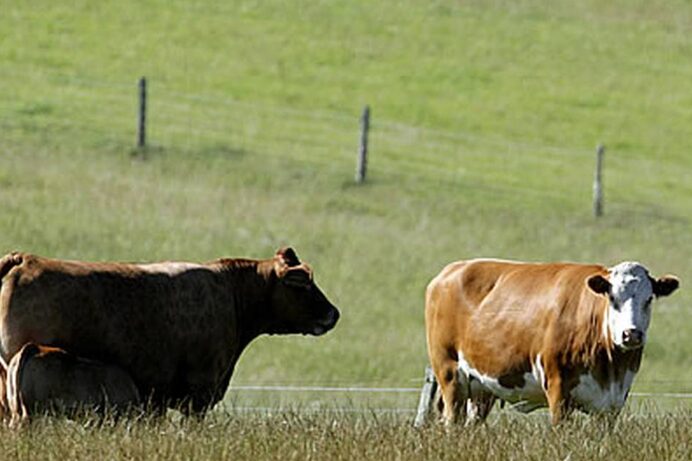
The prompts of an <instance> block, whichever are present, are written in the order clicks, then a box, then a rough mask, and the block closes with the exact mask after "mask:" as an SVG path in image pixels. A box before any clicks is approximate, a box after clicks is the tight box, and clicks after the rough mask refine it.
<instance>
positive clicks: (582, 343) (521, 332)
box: [425, 260, 678, 424]
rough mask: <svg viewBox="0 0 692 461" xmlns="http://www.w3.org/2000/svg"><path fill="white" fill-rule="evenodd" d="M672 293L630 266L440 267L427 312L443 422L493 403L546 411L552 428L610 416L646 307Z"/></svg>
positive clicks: (483, 263) (638, 347) (671, 283)
mask: <svg viewBox="0 0 692 461" xmlns="http://www.w3.org/2000/svg"><path fill="white" fill-rule="evenodd" d="M677 287H678V280H677V279H676V278H675V277H672V276H667V277H663V278H660V279H653V278H652V277H651V276H650V275H649V272H648V271H647V270H646V268H644V267H643V266H642V265H641V264H638V263H631V262H625V263H621V264H618V265H616V266H614V267H612V268H610V269H608V268H606V267H603V266H599V265H585V264H569V263H555V264H531V263H520V262H510V261H497V260H472V261H460V262H456V263H452V264H450V265H448V266H447V267H446V268H445V269H443V270H442V272H441V273H440V274H439V275H438V276H437V277H435V278H434V279H433V280H432V281H431V282H430V284H429V285H428V289H427V292H426V307H425V321H426V332H427V341H428V354H429V357H430V363H431V365H432V368H433V371H434V373H435V376H436V379H437V381H438V382H439V384H440V390H441V394H442V403H443V408H444V413H443V415H444V419H445V420H446V422H447V423H451V422H454V421H456V420H457V419H458V418H459V416H462V418H464V419H465V418H466V417H467V416H468V417H469V420H470V421H472V420H480V421H482V420H483V419H485V417H486V416H487V415H488V413H489V411H490V409H491V407H492V404H493V402H494V401H495V399H497V398H499V399H501V400H503V401H507V402H510V403H512V404H514V406H515V408H517V409H518V410H520V411H524V412H528V411H531V410H533V409H536V408H539V407H543V406H548V407H549V409H550V413H551V416H552V421H553V423H554V424H555V423H557V422H559V421H560V420H561V418H562V417H563V416H564V415H565V414H567V413H569V412H570V411H571V410H573V409H580V410H583V411H586V412H617V411H618V410H619V409H620V408H622V406H623V405H624V403H625V399H626V398H627V394H628V392H629V389H630V387H631V385H632V381H633V379H634V375H635V374H636V372H637V371H638V369H639V364H640V361H641V357H642V349H643V346H644V343H645V341H646V330H647V328H648V326H649V321H650V315H651V310H650V309H651V307H650V304H651V301H652V299H653V297H654V296H655V297H661V296H667V295H669V294H671V293H672V292H673V291H675V290H676V289H677Z"/></svg>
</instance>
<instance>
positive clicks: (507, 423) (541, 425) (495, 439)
mask: <svg viewBox="0 0 692 461" xmlns="http://www.w3.org/2000/svg"><path fill="white" fill-rule="evenodd" d="M689 421H690V413H689V412H686V413H685V412H675V413H667V414H657V415H652V416H648V417H645V418H643V417H634V416H628V417H623V418H620V419H619V420H618V421H617V422H616V423H615V424H614V425H610V424H608V422H607V421H601V420H598V419H594V418H586V417H582V418H576V419H575V420H572V421H570V422H569V423H568V424H565V425H564V426H561V427H560V428H559V429H558V430H553V429H551V428H550V427H549V426H548V423H547V421H545V420H543V421H541V420H537V419H535V418H525V417H524V418H522V417H516V416H512V415H505V416H503V417H501V418H495V419H494V420H493V421H492V422H491V423H489V424H487V425H484V426H478V427H474V428H467V429H461V428H455V429H453V430H449V431H446V430H444V429H443V428H441V427H439V426H438V427H430V428H426V429H423V430H417V429H414V428H412V427H411V426H410V425H408V424H406V422H402V421H401V419H400V418H397V417H392V416H379V417H375V416H366V417H363V416H353V415H350V414H335V415H332V416H327V415H312V416H308V415H302V414H299V413H296V412H290V411H289V412H282V413H279V414H270V415H254V416H248V415H238V414H233V413H216V414H214V415H211V416H209V417H207V418H206V419H205V420H204V421H198V420H182V421H181V420H163V421H157V420H148V419H144V420H138V421H133V420H124V421H119V422H111V421H107V422H106V423H103V424H101V423H97V422H94V421H92V420H85V421H83V422H82V423H81V424H72V423H65V422H61V421H56V420H50V419H45V420H39V421H37V422H36V423H35V424H33V425H32V426H31V427H29V428H26V429H27V430H26V431H23V432H21V433H16V432H10V431H6V430H2V429H0V435H2V437H0V449H2V453H3V455H4V456H6V457H7V459H14V460H17V461H23V460H31V461H33V460H51V459H77V460H82V459H84V460H87V459H151V460H155V461H158V460H189V459H240V460H245V459H247V460H256V459H262V460H287V459H291V460H293V459H295V460H322V459H334V460H353V459H382V460H420V459H435V460H454V459H468V460H487V459H503V460H505V459H506V460H526V459H559V460H564V459H569V460H574V461H577V460H592V459H617V460H641V459H656V460H658V459H666V460H681V461H684V460H688V459H689V447H688V443H689V440H690V437H692V425H691V424H690V422H689ZM152 447H156V449H155V450H152Z"/></svg>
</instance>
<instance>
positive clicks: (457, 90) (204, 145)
mask: <svg viewBox="0 0 692 461" xmlns="http://www.w3.org/2000/svg"><path fill="white" fill-rule="evenodd" d="M2 3H3V5H2V8H0V10H1V11H2V13H0V31H2V34H1V35H0V82H2V85H0V161H1V163H0V164H1V165H2V166H1V167H0V209H2V213H1V215H0V216H1V218H0V251H2V252H3V253H4V252H6V251H10V250H13V249H21V250H24V251H30V252H35V253H37V254H41V255H45V256H52V257H60V258H74V259H84V260H122V261H154V260H161V259H172V260H193V261H195V260H197V261H203V260H209V259H214V258H217V257H240V256H248V257H254V258H265V257H269V256H271V255H272V254H273V253H274V251H275V250H276V249H277V248H278V247H280V246H282V245H286V244H290V245H292V246H294V248H296V250H297V252H298V255H299V256H300V257H301V258H303V259H304V260H306V261H307V262H309V263H310V264H311V265H312V266H313V268H314V269H315V277H316V280H317V282H318V284H319V285H320V286H321V287H322V288H323V290H324V292H325V293H326V294H327V295H328V296H329V297H330V299H331V300H332V301H333V302H334V303H335V304H336V305H337V306H339V308H340V309H341V311H342V319H341V321H340V323H339V325H337V328H336V329H335V330H334V331H333V332H331V333H329V334H327V335H326V336H324V337H320V338H312V337H277V336H274V337H264V338H260V339H259V340H257V341H255V342H254V343H253V344H252V345H251V346H250V348H249V349H248V350H247V351H246V353H245V355H244V356H243V357H242V358H241V360H240V362H239V365H238V367H237V369H236V372H235V374H234V377H233V380H232V387H233V386H257V385H259V386H262V385H265V386H269V385H281V386H327V387H328V386H363V387H403V388H409V387H411V388H412V387H418V386H420V384H421V380H422V375H423V369H424V367H425V365H426V353H425V339H424V329H423V292H424V289H425V286H426V284H427V282H428V281H429V280H430V279H431V278H432V277H433V276H434V275H435V274H436V273H437V272H438V271H439V270H440V269H441V268H442V267H443V266H444V265H445V264H446V263H448V262H450V261H452V260H456V259H462V258H469V257H476V256H488V257H502V258H516V259H526V260H572V261H583V262H586V261H594V262H601V263H604V264H607V265H612V264H614V263H617V262H619V261H622V260H639V261H641V262H642V263H644V264H645V265H647V266H648V267H649V268H650V269H651V270H652V271H653V273H654V274H656V275H663V273H673V274H676V275H678V276H679V277H680V279H681V289H680V290H679V292H678V293H675V294H674V295H673V296H672V297H671V298H670V299H665V300H662V301H661V302H659V303H658V304H657V305H656V306H655V309H656V311H655V312H654V314H653V321H652V325H651V329H650V339H649V342H648V344H647V347H646V351H645V356H644V360H643V364H642V368H641V371H640V373H639V374H638V376H637V379H636V381H635V385H634V389H633V391H634V392H638V393H641V394H644V393H673V394H685V393H686V394H689V393H690V392H692V339H690V338H691V337H692V334H691V333H692V327H691V326H690V325H692V323H691V320H692V312H691V310H690V305H691V304H692V294H690V293H691V292H690V290H689V288H688V285H689V283H690V280H692V264H690V255H691V254H692V239H691V238H690V235H691V234H692V155H690V152H689V141H688V140H689V139H690V137H691V135H692V128H691V127H692V110H690V107H692V87H691V86H690V81H692V80H691V79H690V77H692V61H691V60H690V59H689V58H690V56H692V39H691V38H690V37H691V36H692V35H691V34H690V32H691V31H692V6H690V5H689V4H688V3H687V2H683V1H651V2H644V1H635V2H624V1H622V2H620V1H616V2H608V5H602V4H601V2H595V1H594V2H581V3H579V4H578V5H574V4H573V2H567V1H564V2H563V1H557V2H546V1H544V0H543V1H541V0H535V1H523V2H504V1H495V2H473V1H472V2H464V3H463V4H459V5H456V4H455V5H452V4H449V2H394V1H386V2H378V3H377V4H376V5H373V4H371V3H369V2H360V1H354V2H346V3H338V4H337V3H334V2H298V3H295V2H284V1H270V2H252V1H242V2H240V1H239V2H213V1H206V2H195V3H194V4H191V3H189V2H182V1H171V2H163V1H150V2H145V4H144V5H141V4H139V3H140V2H134V1H130V0H126V1H121V2H100V3H98V4H93V3H91V2H82V1H73V2H60V3H57V2H47V1H46V2H44V1H39V2H31V4H24V3H18V2H2ZM142 75H145V76H147V78H148V79H149V82H150V88H151V89H150V107H149V125H148V128H149V147H148V148H147V149H146V150H144V151H142V152H136V151H134V145H135V140H136V131H135V128H136V104H137V101H136V83H137V79H138V78H139V77H140V76H142ZM365 104H370V105H371V107H372V111H373V130H372V133H371V158H370V165H369V172H368V179H367V181H366V183H365V184H364V185H362V186H356V185H355V184H354V183H353V173H354V169H355V154H356V151H357V146H358V116H359V114H360V111H361V110H362V107H363V105H365ZM599 142H603V143H604V144H605V145H606V148H607V151H606V160H605V174H604V176H605V177H604V180H605V197H606V202H605V215H604V216H603V217H602V218H600V219H598V220H597V219H595V218H594V217H593V216H592V212H591V180H592V174H593V167H594V157H595V154H594V152H595V146H596V145H597V144H598V143H599ZM416 401H417V395H416V394H415V393H403V394H361V393H348V392H343V393H314V392H280V391H276V392H260V393H257V392H255V393H253V392H250V391H230V392H229V394H228V396H227V399H226V402H225V405H224V406H223V408H220V409H219V410H218V411H216V412H214V413H213V414H212V415H210V416H209V418H208V419H206V420H205V421H202V422H198V421H178V420H177V419H175V418H173V417H172V418H171V419H170V420H165V421H135V422H132V421H120V422H117V423H114V424H112V425H109V424H106V425H104V426H99V427H95V426H94V424H93V423H91V422H90V421H89V420H88V419H86V420H85V421H83V422H81V423H79V422H78V423H70V422H64V421H53V420H46V421H39V422H38V423H37V424H36V425H35V426H34V427H32V428H31V430H29V431H22V432H20V433H16V434H14V433H9V432H7V431H4V430H3V431H2V435H3V436H2V437H0V440H2V442H0V443H1V444H2V450H3V453H8V452H9V453H13V454H16V457H17V459H29V458H31V459H41V457H43V458H44V459H55V458H61V457H70V458H74V459H80V458H81V459H90V458H94V457H97V456H100V457H105V458H123V459H130V458H131V459H139V458H145V457H146V458H150V459H156V457H157V456H158V457H159V459H176V457H178V458H181V459H183V458H190V457H194V458H197V459H200V458H210V459H211V458H221V457H224V456H225V457H231V456H232V457H239V458H255V459H258V458H262V459H273V458H281V459H285V458H288V457H295V458H299V459H300V458H312V459H315V458H337V459H346V458H348V459H359V458H362V459H368V458H376V457H377V458H387V459H420V458H439V459H446V458H451V457H453V456H454V457H458V456H459V455H460V453H461V452H462V451H463V452H465V453H468V458H470V459H475V458H479V459H480V458H481V457H483V459H486V457H487V456H490V455H486V454H488V453H495V454H497V456H498V457H502V458H517V459H519V458H520V459H525V458H526V457H534V458H536V459H555V458H558V457H559V458H561V459H564V458H566V457H567V456H568V455H570V453H571V458H570V459H573V460H574V459H590V458H593V457H606V456H607V457H609V458H610V457H613V458H615V459H634V458H637V459H640V458H642V457H644V458H661V459H664V458H669V459H686V458H687V457H689V451H688V450H689V449H687V448H686V445H685V444H686V442H687V441H688V440H689V439H690V435H692V434H691V433H690V432H691V431H692V429H691V427H692V426H691V425H690V413H689V408H690V406H691V405H690V402H692V401H691V400H689V399H677V398H664V397H654V398H653V399H648V400H647V398H643V397H642V398H633V399H631V400H630V405H629V406H628V408H627V409H626V411H625V413H624V414H623V415H622V418H621V420H619V421H618V423H617V424H616V426H615V427H614V428H613V429H612V430H610V431H609V430H606V429H605V427H604V425H603V424H602V423H601V422H598V421H592V420H589V419H585V418H577V420H576V421H575V422H573V423H570V424H568V425H567V426H566V427H564V428H561V429H560V430H558V431H557V432H553V431H552V430H551V429H550V428H549V427H548V425H547V417H545V418H543V417H542V416H545V415H542V414H540V413H539V414H538V416H537V417H534V415H532V416H530V417H526V418H525V417H519V416H516V415H513V414H511V413H508V412H506V411H505V412H498V413H499V414H498V415H496V417H495V418H494V419H493V421H492V422H491V423H490V424H488V426H484V427H480V428H477V429H473V430H468V431H464V430H459V431H454V432H452V433H445V432H444V431H442V430H440V429H439V428H434V427H433V428H430V429H426V430H424V431H421V432H418V431H414V430H413V429H412V428H410V427H409V423H410V419H411V417H412V415H410V414H409V413H391V412H390V413H382V414H380V413H377V412H376V410H378V409H389V410H400V409H409V410H410V409H413V408H415V405H416ZM642 404H644V407H643V408H642V406H641V405H642ZM647 405H649V406H647ZM245 407H262V408H267V407H269V408H271V407H288V408H291V409H292V410H291V411H288V412H281V411H278V410H277V412H275V413H272V414H271V415H269V416H267V415H265V414H247V413H245V410H243V408H245ZM330 407H331V408H336V409H337V410H335V412H316V413H315V412H313V413H307V414H306V413H305V412H304V411H302V410H305V409H309V410H320V409H325V408H330ZM344 408H347V409H353V410H358V411H362V412H364V413H354V412H351V413H349V412H346V413H343V414H342V413H339V411H342V412H343V411H345V410H343V409H344ZM383 415H384V416H383ZM643 415H644V416H643ZM652 439H653V440H654V442H653V444H652V443H651V440H652ZM493 450H496V451H493Z"/></svg>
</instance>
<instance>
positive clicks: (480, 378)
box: [458, 351, 547, 412]
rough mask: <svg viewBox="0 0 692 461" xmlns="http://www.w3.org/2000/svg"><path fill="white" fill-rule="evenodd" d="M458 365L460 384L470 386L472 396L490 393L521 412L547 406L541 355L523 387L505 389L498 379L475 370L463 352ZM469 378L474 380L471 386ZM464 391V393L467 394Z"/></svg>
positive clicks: (526, 374) (524, 376) (526, 377)
mask: <svg viewBox="0 0 692 461" xmlns="http://www.w3.org/2000/svg"><path fill="white" fill-rule="evenodd" d="M458 363H459V373H460V375H461V376H460V378H461V379H460V380H459V381H460V382H461V383H462V386H468V387H467V389H470V391H471V396H470V397H473V396H474V395H475V394H477V393H478V392H481V391H485V392H490V393H491V394H493V395H495V396H496V397H498V398H500V399H502V400H505V401H507V402H509V403H511V404H513V408H516V409H517V410H519V411H524V412H529V411H531V410H534V409H536V408H540V407H543V406H545V405H547V401H546V398H545V392H544V390H543V383H544V381H545V374H544V371H543V366H542V364H541V362H540V355H539V357H537V358H536V361H535V362H534V363H533V364H532V367H531V368H532V370H531V372H525V373H524V374H523V375H522V377H523V379H524V385H523V386H522V387H505V386H503V385H502V384H500V382H499V380H498V378H496V377H493V376H489V375H487V374H484V373H482V372H480V371H478V370H477V369H475V368H473V367H472V366H471V365H470V364H469V363H468V362H467V361H466V358H465V357H464V354H463V352H462V351H459V352H458ZM469 378H473V379H472V380H471V382H470V386H469ZM467 389H464V392H465V393H466V392H467Z"/></svg>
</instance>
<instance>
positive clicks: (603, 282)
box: [586, 274, 611, 295]
mask: <svg viewBox="0 0 692 461" xmlns="http://www.w3.org/2000/svg"><path fill="white" fill-rule="evenodd" d="M586 284H587V285H589V288H591V290H593V291H594V293H598V294H599V295H605V294H608V293H610V288H611V286H610V282H609V281H608V279H607V278H605V277H603V276H602V275H600V274H599V275H592V276H591V277H589V278H588V279H586Z"/></svg>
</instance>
